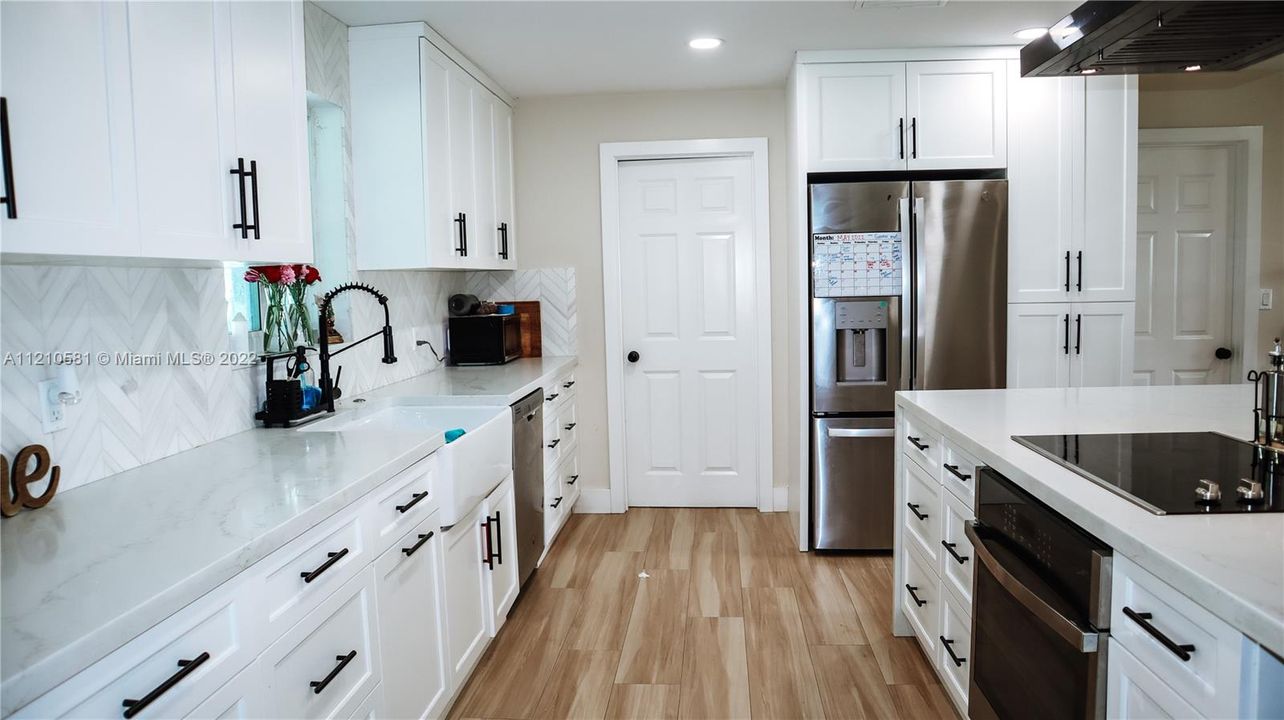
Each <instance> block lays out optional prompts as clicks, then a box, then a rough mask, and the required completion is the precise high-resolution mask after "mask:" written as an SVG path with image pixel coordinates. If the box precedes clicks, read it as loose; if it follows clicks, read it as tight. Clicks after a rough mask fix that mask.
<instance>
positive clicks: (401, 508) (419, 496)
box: [397, 491, 428, 513]
mask: <svg viewBox="0 0 1284 720" xmlns="http://www.w3.org/2000/svg"><path fill="white" fill-rule="evenodd" d="M426 497H428V493H427V492H426V491H425V492H417V493H414V494H412V495H411V496H410V502H408V503H406V504H405V505H398V506H397V512H399V513H404V512H406V511H407V510H409V509H410V508H412V507H414V506H415V505H417V504H418V503H419V501H420V500H423V499H424V498H426Z"/></svg>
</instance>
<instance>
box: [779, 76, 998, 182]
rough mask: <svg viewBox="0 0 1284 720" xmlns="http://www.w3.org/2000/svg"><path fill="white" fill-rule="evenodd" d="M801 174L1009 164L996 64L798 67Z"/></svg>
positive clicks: (992, 166)
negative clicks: (803, 143) (802, 151)
mask: <svg viewBox="0 0 1284 720" xmlns="http://www.w3.org/2000/svg"><path fill="white" fill-rule="evenodd" d="M801 77H802V81H803V102H804V105H805V108H804V112H803V114H804V117H805V130H806V148H807V166H806V167H805V168H804V170H805V171H806V172H851V171H858V172H859V171H870V170H953V169H969V168H1002V167H1005V166H1006V165H1007V69H1006V63H1005V62H1004V61H1002V60H958V61H943V62H909V63H904V62H897V63H824V64H809V65H804V66H802V68H801Z"/></svg>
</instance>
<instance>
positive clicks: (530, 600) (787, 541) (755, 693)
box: [450, 508, 957, 720]
mask: <svg viewBox="0 0 1284 720" xmlns="http://www.w3.org/2000/svg"><path fill="white" fill-rule="evenodd" d="M794 543H795V536H794V533H793V530H792V528H791V527H790V524H789V519H788V516H787V515H785V514H784V513H771V514H760V513H759V512H757V511H756V510H747V509H743V510H742V509H710V510H703V509H701V510H697V509H653V508H634V509H632V510H630V511H629V512H627V513H625V514H623V515H575V516H573V517H572V518H571V520H570V521H569V522H568V524H567V526H566V528H565V529H564V530H563V531H562V536H561V537H560V538H559V539H558V540H557V542H556V544H555V545H554V547H553V549H552V550H551V551H550V552H549V555H548V558H547V559H546V560H545V562H544V565H543V567H541V568H540V569H539V570H538V571H536V574H535V576H534V577H533V578H532V579H531V581H530V585H529V586H528V587H527V589H526V592H525V594H524V595H523V596H522V598H520V599H519V600H518V603H517V605H516V606H515V607H514V608H513V611H512V614H511V615H509V618H508V622H507V623H506V624H505V625H504V627H503V628H502V629H501V631H500V633H499V636H498V637H497V638H495V641H494V642H493V643H491V646H490V648H488V649H487V651H486V654H485V656H483V657H482V659H481V662H480V663H479V664H478V666H477V669H476V671H474V673H473V675H472V678H471V680H470V681H469V683H468V685H467V687H465V688H464V690H463V691H462V692H461V693H460V696H459V699H458V701H457V702H456V703H455V706H454V707H453V708H452V710H451V713H450V717H452V718H461V719H462V718H485V719H494V720H533V719H536V718H541V719H542V718H749V717H752V718H772V719H775V718H821V717H825V718H906V719H908V718H915V719H917V718H955V717H957V715H956V714H955V712H954V709H953V706H952V705H951V704H950V701H949V699H948V698H947V697H946V696H945V694H944V690H943V689H942V688H941V686H940V685H939V684H938V682H937V680H936V676H935V675H934V674H933V673H932V670H931V668H930V667H929V666H928V663H927V660H926V659H925V658H924V656H923V654H922V652H921V651H920V649H919V647H918V644H917V642H916V641H915V640H914V639H913V638H896V637H892V634H891V602H892V590H891V586H892V561H891V558H890V557H889V556H886V555H875V556H866V555H859V556H834V555H816V554H814V553H806V554H804V553H800V552H798V551H797V549H796V545H795V544H794ZM642 573H645V576H642V577H640V575H641V574H642Z"/></svg>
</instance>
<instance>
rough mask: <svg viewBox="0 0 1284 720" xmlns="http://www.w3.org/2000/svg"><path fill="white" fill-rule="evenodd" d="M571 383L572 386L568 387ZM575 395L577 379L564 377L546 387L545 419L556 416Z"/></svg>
mask: <svg viewBox="0 0 1284 720" xmlns="http://www.w3.org/2000/svg"><path fill="white" fill-rule="evenodd" d="M567 383H570V386H569V387H568V386H567ZM574 394H575V377H574V376H573V375H563V376H562V377H560V378H558V379H556V380H554V381H553V382H551V383H549V384H548V385H546V386H545V387H544V417H549V416H551V415H556V414H557V413H558V412H559V411H560V410H561V409H562V406H563V405H565V404H566V401H567V400H569V399H570V398H571V396H573V395H574Z"/></svg>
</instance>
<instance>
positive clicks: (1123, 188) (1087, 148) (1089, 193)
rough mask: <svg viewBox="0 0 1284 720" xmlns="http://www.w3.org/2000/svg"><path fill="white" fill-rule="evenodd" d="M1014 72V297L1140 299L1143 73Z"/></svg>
mask: <svg viewBox="0 0 1284 720" xmlns="http://www.w3.org/2000/svg"><path fill="white" fill-rule="evenodd" d="M1009 80H1010V83H1009V86H1010V88H1011V92H1010V93H1009V101H1008V113H1009V126H1010V128H1011V130H1010V138H1009V144H1010V148H1011V157H1010V158H1009V173H1008V182H1009V209H1008V217H1009V226H1008V257H1009V262H1008V301H1009V302H1058V301H1081V302H1083V301H1086V302H1121V301H1131V300H1135V299H1136V277H1135V276H1136V262H1137V260H1136V245H1137V239H1136V183H1137V148H1136V145H1137V80H1136V77H1134V76H1116V77H1100V78H1020V77H1018V70H1017V63H1016V61H1011V62H1010V65H1009Z"/></svg>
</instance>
